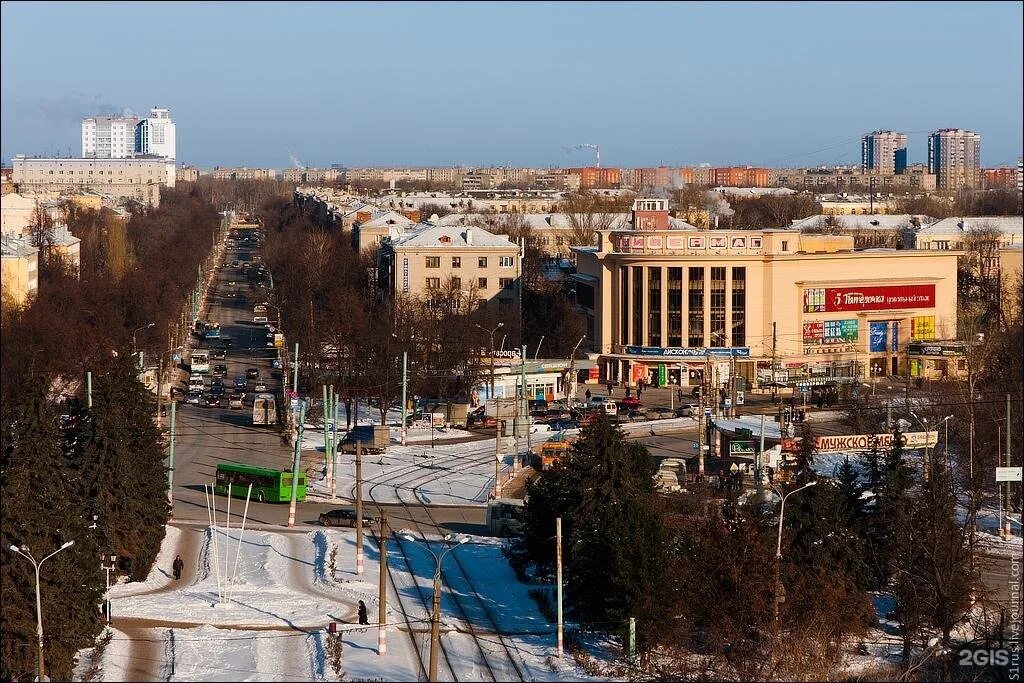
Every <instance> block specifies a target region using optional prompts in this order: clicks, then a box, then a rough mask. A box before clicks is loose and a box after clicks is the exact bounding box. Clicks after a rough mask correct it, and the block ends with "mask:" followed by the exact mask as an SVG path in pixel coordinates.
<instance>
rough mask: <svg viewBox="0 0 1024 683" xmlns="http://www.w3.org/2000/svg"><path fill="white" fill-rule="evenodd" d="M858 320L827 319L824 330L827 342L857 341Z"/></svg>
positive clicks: (846, 342)
mask: <svg viewBox="0 0 1024 683" xmlns="http://www.w3.org/2000/svg"><path fill="white" fill-rule="evenodd" d="M858 328H859V325H858V324H857V320H856V319H854V320H826V321H824V328H823V332H822V342H824V343H825V344H849V343H851V342H855V341H857V331H858Z"/></svg>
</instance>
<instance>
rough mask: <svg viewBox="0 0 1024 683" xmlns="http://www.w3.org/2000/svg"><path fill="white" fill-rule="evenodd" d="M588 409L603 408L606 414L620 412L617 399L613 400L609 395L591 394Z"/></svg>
mask: <svg viewBox="0 0 1024 683" xmlns="http://www.w3.org/2000/svg"><path fill="white" fill-rule="evenodd" d="M587 409H588V410H595V409H600V410H603V411H604V412H605V414H606V415H618V414H619V407H618V406H617V405H615V401H613V400H611V399H610V398H608V397H607V396H591V397H590V401H588V402H587Z"/></svg>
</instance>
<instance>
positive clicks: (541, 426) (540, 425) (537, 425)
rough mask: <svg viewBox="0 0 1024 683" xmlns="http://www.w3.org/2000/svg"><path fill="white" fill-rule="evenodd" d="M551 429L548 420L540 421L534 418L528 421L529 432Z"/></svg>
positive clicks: (545, 431) (535, 432)
mask: <svg viewBox="0 0 1024 683" xmlns="http://www.w3.org/2000/svg"><path fill="white" fill-rule="evenodd" d="M550 431H552V429H551V424H550V423H548V422H541V421H540V420H534V421H533V422H531V423H530V433H531V434H543V433H547V432H550Z"/></svg>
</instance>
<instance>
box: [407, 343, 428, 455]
mask: <svg viewBox="0 0 1024 683" xmlns="http://www.w3.org/2000/svg"><path fill="white" fill-rule="evenodd" d="M408 391H409V352H408V351H402V445H403V446H404V445H405V439H406V433H407V429H406V426H405V420H406V416H405V410H406V405H408ZM431 420H433V418H431ZM431 428H433V422H431Z"/></svg>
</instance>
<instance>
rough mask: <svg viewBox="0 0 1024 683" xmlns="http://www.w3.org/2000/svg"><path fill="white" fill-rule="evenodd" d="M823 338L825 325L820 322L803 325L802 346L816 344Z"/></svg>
mask: <svg viewBox="0 0 1024 683" xmlns="http://www.w3.org/2000/svg"><path fill="white" fill-rule="evenodd" d="M824 336H825V323H823V322H821V321H820V320H818V321H814V322H806V323H804V344H816V343H820V342H821V338H822V337H824Z"/></svg>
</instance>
